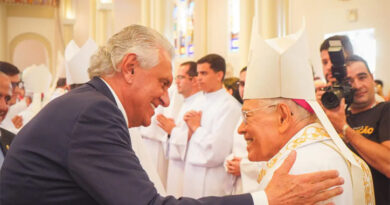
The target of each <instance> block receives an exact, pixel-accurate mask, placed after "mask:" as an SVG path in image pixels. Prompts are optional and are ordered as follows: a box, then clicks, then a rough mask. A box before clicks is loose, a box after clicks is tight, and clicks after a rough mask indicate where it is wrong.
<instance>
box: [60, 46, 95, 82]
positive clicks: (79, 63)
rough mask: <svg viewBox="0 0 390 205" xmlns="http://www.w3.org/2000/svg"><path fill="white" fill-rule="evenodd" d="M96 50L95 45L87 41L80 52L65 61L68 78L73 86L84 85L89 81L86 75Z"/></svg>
mask: <svg viewBox="0 0 390 205" xmlns="http://www.w3.org/2000/svg"><path fill="white" fill-rule="evenodd" d="M97 49H98V46H97V44H96V43H95V42H94V41H93V40H92V39H88V40H87V42H86V43H85V44H84V45H83V46H82V47H81V48H80V50H79V51H78V52H77V53H76V54H74V55H73V57H72V58H71V59H69V60H67V65H68V66H67V67H68V69H69V74H70V78H71V79H72V82H73V83H74V84H81V83H86V82H88V81H89V80H90V79H89V75H88V67H89V63H90V58H91V56H92V55H93V54H94V53H95V52H96V51H97Z"/></svg>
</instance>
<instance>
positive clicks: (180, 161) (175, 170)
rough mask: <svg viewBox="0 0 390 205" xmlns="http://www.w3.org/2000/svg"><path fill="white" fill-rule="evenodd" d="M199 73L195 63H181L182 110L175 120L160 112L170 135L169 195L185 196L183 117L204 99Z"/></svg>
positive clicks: (161, 123) (178, 79)
mask: <svg viewBox="0 0 390 205" xmlns="http://www.w3.org/2000/svg"><path fill="white" fill-rule="evenodd" d="M197 75H198V74H197V71H196V63H195V62H193V61H188V62H185V63H182V64H181V65H180V67H179V69H178V71H177V75H176V78H175V82H176V85H177V91H178V93H179V94H181V95H182V96H183V97H184V102H183V105H182V106H181V109H180V112H179V114H178V116H177V118H176V120H174V119H172V118H168V117H166V116H165V115H163V114H159V115H157V121H158V126H160V127H161V128H162V129H163V130H164V131H165V132H166V133H167V134H168V136H170V137H169V141H168V148H167V156H168V159H169V163H168V176H167V194H169V195H173V196H175V197H181V196H182V195H183V174H184V157H185V153H186V147H187V142H188V139H189V136H188V131H189V130H188V127H187V124H186V123H185V122H184V120H183V117H184V114H185V113H186V112H187V111H189V110H199V109H200V106H201V105H202V104H203V99H204V98H203V93H202V92H200V89H199V84H198V81H197V79H196V77H197Z"/></svg>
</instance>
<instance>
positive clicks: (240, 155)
mask: <svg viewBox="0 0 390 205" xmlns="http://www.w3.org/2000/svg"><path fill="white" fill-rule="evenodd" d="M246 70H247V67H244V68H243V69H242V70H241V71H240V80H239V81H238V83H239V85H238V90H239V93H240V96H241V99H243V97H244V86H245V78H246ZM241 122H242V118H240V120H239V121H238V123H237V125H236V128H235V130H238V127H239V126H240V125H241ZM247 157H248V151H247V150H246V142H245V139H244V136H243V135H241V134H239V133H238V132H237V131H235V132H234V136H233V148H232V153H230V154H229V155H228V156H227V157H226V159H225V164H224V165H225V169H226V171H227V173H229V174H231V175H232V180H233V184H234V187H233V190H232V194H241V193H243V192H242V180H241V172H240V169H241V166H240V164H241V160H243V159H245V158H247Z"/></svg>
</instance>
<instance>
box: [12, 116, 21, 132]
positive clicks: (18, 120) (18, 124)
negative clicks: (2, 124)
mask: <svg viewBox="0 0 390 205" xmlns="http://www.w3.org/2000/svg"><path fill="white" fill-rule="evenodd" d="M11 121H12V123H13V124H14V126H15V128H16V129H19V128H21V127H22V126H23V118H22V116H19V115H16V116H15V117H14V118H12V120H11Z"/></svg>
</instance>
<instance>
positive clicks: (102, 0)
mask: <svg viewBox="0 0 390 205" xmlns="http://www.w3.org/2000/svg"><path fill="white" fill-rule="evenodd" d="M100 3H102V4H111V3H112V0H100Z"/></svg>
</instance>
